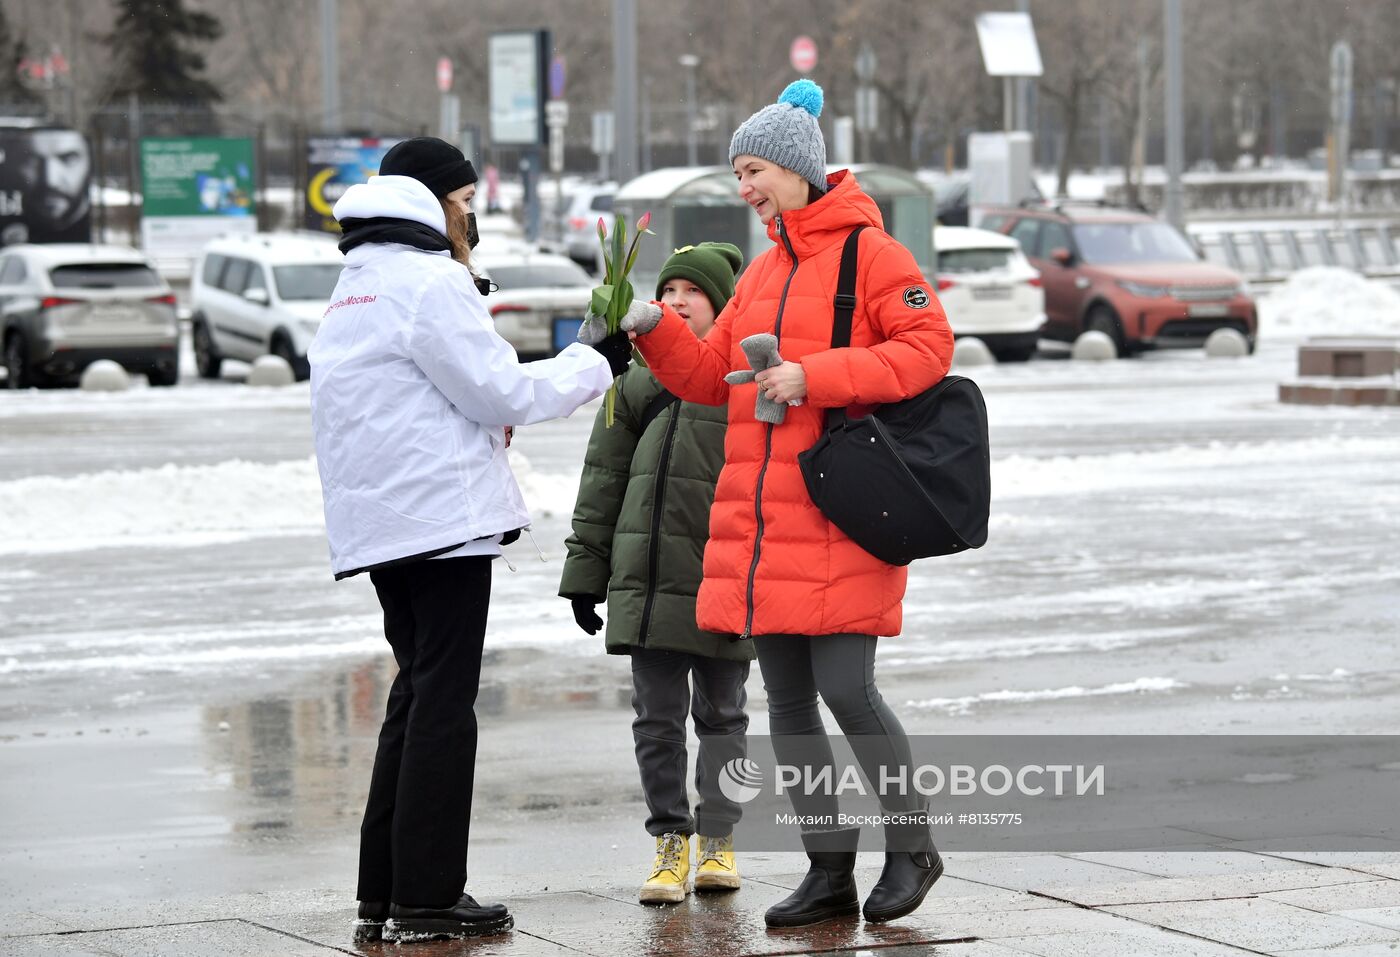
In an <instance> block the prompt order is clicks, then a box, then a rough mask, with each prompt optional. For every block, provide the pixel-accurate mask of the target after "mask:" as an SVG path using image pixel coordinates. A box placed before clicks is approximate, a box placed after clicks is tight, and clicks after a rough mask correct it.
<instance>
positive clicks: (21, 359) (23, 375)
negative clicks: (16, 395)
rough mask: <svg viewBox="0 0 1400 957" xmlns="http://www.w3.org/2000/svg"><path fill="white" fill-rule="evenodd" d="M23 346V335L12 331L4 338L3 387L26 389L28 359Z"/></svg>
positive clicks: (30, 382) (29, 383)
mask: <svg viewBox="0 0 1400 957" xmlns="http://www.w3.org/2000/svg"><path fill="white" fill-rule="evenodd" d="M27 351H28V350H26V349H25V347H24V336H22V335H21V334H19V333H18V332H16V333H12V334H11V335H10V337H9V338H8V339H6V340H5V388H7V389H28V388H29V387H30V386H32V385H33V384H34V383H33V382H32V381H30V375H29V361H28V356H27V354H26V353H27Z"/></svg>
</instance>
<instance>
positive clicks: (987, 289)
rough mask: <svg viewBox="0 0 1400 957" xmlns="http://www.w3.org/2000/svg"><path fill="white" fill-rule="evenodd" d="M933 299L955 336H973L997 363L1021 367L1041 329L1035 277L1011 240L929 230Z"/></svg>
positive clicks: (1040, 293) (963, 230)
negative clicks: (934, 266)
mask: <svg viewBox="0 0 1400 957" xmlns="http://www.w3.org/2000/svg"><path fill="white" fill-rule="evenodd" d="M933 251H934V256H935V257H936V261H937V264H938V265H937V280H936V282H937V286H938V298H939V300H941V301H942V303H943V309H944V311H945V312H946V313H947V314H948V323H949V324H950V325H951V326H952V327H953V335H955V336H976V337H977V338H979V339H981V340H982V341H983V342H985V343H986V344H987V347H988V348H989V349H991V350H992V352H993V353H994V354H995V355H996V357H997V358H998V359H1001V360H1003V361H1008V360H1009V361H1012V362H1025V361H1026V360H1027V359H1029V358H1030V357H1031V356H1033V355H1034V354H1035V347H1036V343H1037V342H1038V341H1039V340H1040V327H1041V326H1043V325H1044V324H1045V290H1044V289H1043V288H1041V284H1040V273H1039V272H1037V271H1036V269H1035V267H1033V266H1032V265H1031V264H1030V263H1029V262H1028V261H1027V260H1026V257H1025V254H1023V253H1022V252H1021V247H1020V246H1019V245H1017V243H1016V240H1014V239H1012V238H1011V237H1010V236H1004V235H1002V234H1001V233H994V232H991V231H989V230H986V229H969V228H967V227H966V226H935V227H934V228H933Z"/></svg>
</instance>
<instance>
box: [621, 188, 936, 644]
mask: <svg viewBox="0 0 1400 957" xmlns="http://www.w3.org/2000/svg"><path fill="white" fill-rule="evenodd" d="M828 184H829V190H828V192H827V193H826V195H825V196H823V197H822V198H821V199H820V200H818V201H817V202H815V203H813V204H811V205H809V206H806V207H804V208H802V209H797V210H793V211H791V212H788V213H784V214H783V215H782V217H781V220H782V222H781V225H780V224H779V223H778V220H777V218H775V219H774V221H773V223H771V224H770V225H769V227H768V235H769V237H770V238H772V239H773V241H774V242H775V243H776V244H777V245H775V246H774V247H773V248H771V249H769V250H768V251H767V252H765V253H764V254H763V255H761V256H759V257H758V258H757V259H755V260H754V261H753V262H752V263H751V264H750V265H749V268H748V269H747V270H746V271H745V272H744V275H743V277H742V278H741V279H740V280H739V284H738V287H737V288H736V290H735V293H734V298H733V299H731V300H730V301H729V305H728V306H726V307H725V309H724V311H723V312H722V313H720V315H719V317H718V319H717V320H716V322H715V325H714V328H713V329H711V330H710V333H709V334H708V335H707V336H706V337H705V338H704V339H703V340H697V339H696V338H695V336H694V335H693V334H692V333H691V332H690V329H689V328H688V327H687V326H686V324H685V322H684V321H683V320H682V319H681V318H680V316H678V315H677V314H676V313H675V312H673V311H672V310H670V309H664V310H663V315H662V319H661V322H660V323H659V324H658V325H657V326H656V328H654V329H653V330H652V331H651V332H649V333H648V334H646V335H644V336H639V337H638V338H637V346H638V347H639V348H640V350H641V352H642V354H643V356H645V358H646V361H647V364H648V365H649V366H650V367H651V370H652V372H653V373H655V375H656V377H657V378H658V379H660V380H661V382H662V383H663V384H664V385H665V386H666V387H667V388H668V389H670V390H671V391H672V392H674V393H675V394H676V395H678V396H680V397H681V398H682V399H685V400H686V401H688V402H699V403H703V404H706V405H724V404H725V403H728V405H729V429H728V433H727V435H726V437H725V446H724V469H723V471H722V472H721V473H720V477H719V484H718V485H717V487H716V489H715V501H714V507H713V509H712V510H711V512H710V540H709V543H708V544H707V545H706V547H705V563H704V580H703V582H702V583H701V586H700V594H699V597H698V601H697V606H696V619H697V621H698V623H699V625H700V627H701V628H703V629H705V630H707V631H716V632H727V633H730V634H740V635H744V636H752V635H774V634H794V635H831V634H847V633H853V634H863V635H896V634H899V631H900V627H901V624H902V609H901V602H902V601H903V599H904V587H905V581H906V577H907V575H906V570H905V569H904V568H902V567H899V566H895V565H888V564H886V563H884V562H882V561H880V560H879V559H878V558H875V557H874V556H873V555H871V554H870V553H869V552H867V551H865V550H864V549H863V548H861V547H860V546H859V545H857V544H856V543H855V542H853V541H851V540H850V539H849V538H847V537H846V535H845V534H844V533H842V532H841V531H840V530H839V529H837V528H836V526H834V525H832V524H831V523H830V522H829V521H827V519H826V517H825V516H824V515H822V513H821V512H820V511H819V510H818V509H817V507H816V506H815V505H813V504H812V499H811V497H810V496H809V495H808V494H807V486H806V485H805V484H804V482H803V480H802V473H801V470H800V469H799V468H798V464H797V456H798V454H799V453H801V452H804V451H806V450H807V449H809V448H811V446H812V444H813V443H814V442H816V440H817V439H818V437H820V435H821V432H822V428H823V414H824V411H825V410H826V409H828V408H837V407H842V406H855V407H856V408H854V409H853V410H852V414H859V413H860V412H861V411H864V410H866V409H868V407H869V406H872V405H876V404H880V403H886V402H895V401H898V400H900V399H906V398H908V397H909V396H912V395H916V394H918V393H920V392H922V391H924V390H925V389H927V388H928V387H929V386H931V385H933V384H934V383H935V382H937V381H938V380H940V379H942V378H943V376H944V375H945V374H946V373H947V371H948V364H949V361H950V360H951V359H952V355H953V333H952V330H950V329H949V327H948V319H947V317H946V316H945V315H944V312H943V307H942V305H940V304H939V302H938V299H937V298H936V297H935V296H934V295H933V292H932V291H931V290H930V289H929V286H928V283H927V281H926V280H925V279H924V277H923V274H922V273H920V272H919V268H918V266H917V264H916V263H915V261H914V257H913V256H912V255H911V254H910V253H909V251H908V250H907V249H905V248H904V247H903V246H901V245H900V244H899V243H897V242H895V240H894V239H892V238H890V236H889V235H888V234H886V233H885V232H883V220H882V219H881V217H880V211H879V208H878V207H876V205H875V201H874V200H872V199H871V198H870V197H869V196H867V195H866V194H865V193H864V192H863V191H862V190H861V188H860V186H859V185H857V183H856V180H855V177H854V176H852V175H851V174H850V172H849V171H842V172H839V173H836V174H833V175H832V176H831V177H829V179H828ZM858 225H866V226H873V227H875V228H874V229H867V230H865V231H864V232H863V233H861V236H860V256H859V276H858V279H857V282H856V300H857V306H856V311H855V318H854V321H853V323H852V329H851V347H850V348H847V349H832V348H831V324H832V300H833V298H834V297H835V295H836V278H837V272H838V269H839V265H840V262H841V247H842V245H843V244H844V243H845V241H846V237H847V235H848V234H849V233H850V231H851V229H852V228H853V227H855V226H858ZM760 332H768V333H773V334H775V335H777V336H778V340H779V351H780V353H781V355H782V357H783V359H785V360H788V361H792V362H801V363H802V368H803V371H804V372H805V374H806V377H807V399H806V401H805V402H804V403H803V404H802V405H800V406H792V407H789V408H788V410H787V415H786V418H785V420H784V421H783V423H782V424H781V425H777V426H772V425H768V424H766V423H763V422H759V421H758V420H757V419H755V418H754V414H753V413H754V397H755V392H756V389H757V386H755V385H753V384H752V383H750V384H747V385H741V386H733V387H731V386H729V385H728V384H726V383H725V381H724V376H725V374H726V373H728V372H731V371H733V370H735V369H748V368H749V365H748V361H747V360H746V359H745V357H744V353H743V350H742V349H740V347H739V342H740V341H741V340H742V339H744V338H745V337H746V336H751V335H753V334H755V333H760Z"/></svg>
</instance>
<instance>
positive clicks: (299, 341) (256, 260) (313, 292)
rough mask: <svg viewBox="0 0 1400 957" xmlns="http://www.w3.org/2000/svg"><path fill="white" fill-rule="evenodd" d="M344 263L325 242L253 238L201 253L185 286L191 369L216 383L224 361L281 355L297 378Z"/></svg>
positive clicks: (228, 240)
mask: <svg viewBox="0 0 1400 957" xmlns="http://www.w3.org/2000/svg"><path fill="white" fill-rule="evenodd" d="M344 262H345V258H344V257H343V256H342V255H341V254H340V250H339V249H337V248H336V244H335V241H334V240H333V239H331V238H325V239H322V238H312V237H307V236H302V235H296V234H279V233H258V234H254V235H251V236H229V237H225V238H223V239H216V240H214V241H213V242H211V243H209V245H207V246H205V247H204V252H203V253H202V254H201V255H200V259H199V262H198V263H197V264H196V266H195V270H194V275H193V276H192V277H191V279H190V308H191V310H192V311H193V315H192V316H191V324H190V338H191V340H192V342H193V345H194V357H195V365H196V366H198V368H199V374H200V375H201V376H203V377H204V378H206V379H217V378H218V377H219V372H220V369H221V368H222V365H223V361H224V359H239V360H242V361H244V362H252V361H253V360H254V359H256V358H258V356H264V355H267V354H269V353H271V354H272V355H276V356H281V357H282V358H283V359H285V360H286V361H287V364H288V365H290V366H291V367H292V372H294V373H295V374H296V377H297V378H298V379H305V378H306V377H307V376H308V375H310V366H309V365H308V364H307V361H306V350H307V349H309V348H310V347H311V340H312V338H313V337H314V336H315V335H316V330H317V329H318V328H320V325H321V316H322V314H323V313H324V312H325V311H326V303H327V302H328V301H329V300H330V296H331V293H332V292H333V291H334V290H335V284H336V281H337V280H338V279H339V278H340V270H341V267H342V266H343V265H344Z"/></svg>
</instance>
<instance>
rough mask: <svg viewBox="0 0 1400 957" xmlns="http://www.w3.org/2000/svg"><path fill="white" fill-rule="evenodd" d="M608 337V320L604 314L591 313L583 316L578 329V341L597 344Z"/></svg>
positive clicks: (585, 343)
mask: <svg viewBox="0 0 1400 957" xmlns="http://www.w3.org/2000/svg"><path fill="white" fill-rule="evenodd" d="M607 337H608V321H607V320H606V319H604V318H603V317H602V316H595V315H593V313H591V312H590V313H589V314H588V315H587V316H584V318H583V325H581V326H579V329H578V341H579V342H582V343H583V344H584V345H586V346H596V345H597V344H598V343H600V342H602V341H603V340H604V339H606V338H607Z"/></svg>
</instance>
